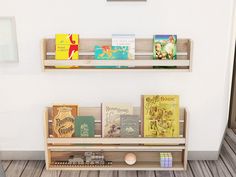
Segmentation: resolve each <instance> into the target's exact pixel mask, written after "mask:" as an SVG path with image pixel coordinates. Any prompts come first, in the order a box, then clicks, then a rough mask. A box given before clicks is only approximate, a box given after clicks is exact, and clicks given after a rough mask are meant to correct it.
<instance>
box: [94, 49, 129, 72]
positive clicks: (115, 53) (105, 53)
mask: <svg viewBox="0 0 236 177" xmlns="http://www.w3.org/2000/svg"><path fill="white" fill-rule="evenodd" d="M94 53H95V60H128V57H129V50H128V46H102V47H100V46H95V49H94ZM96 68H127V66H96Z"/></svg>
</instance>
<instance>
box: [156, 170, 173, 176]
mask: <svg viewBox="0 0 236 177" xmlns="http://www.w3.org/2000/svg"><path fill="white" fill-rule="evenodd" d="M155 174H156V177H174V172H173V171H155Z"/></svg>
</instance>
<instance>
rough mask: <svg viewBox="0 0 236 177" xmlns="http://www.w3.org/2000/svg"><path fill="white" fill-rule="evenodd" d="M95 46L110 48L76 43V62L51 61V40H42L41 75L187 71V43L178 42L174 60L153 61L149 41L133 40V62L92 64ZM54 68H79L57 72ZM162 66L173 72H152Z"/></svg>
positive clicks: (189, 65)
mask: <svg viewBox="0 0 236 177" xmlns="http://www.w3.org/2000/svg"><path fill="white" fill-rule="evenodd" d="M95 45H99V46H104V45H111V39H80V51H79V55H80V59H79V60H55V39H43V47H42V48H43V68H44V70H45V71H56V70H57V71H88V70H90V71H92V70H94V71H96V70H97V71H98V70H99V71H101V70H119V71H127V70H129V71H185V72H186V71H191V69H192V60H191V40H190V39H178V41H177V51H178V52H177V60H153V53H152V52H153V39H136V43H135V45H136V46H135V47H136V54H135V60H94V47H95ZM56 66H79V68H74V69H60V68H56ZM96 66H128V68H113V69H109V68H108V69H101V68H96ZM153 66H162V67H163V66H165V67H171V66H172V67H174V68H153Z"/></svg>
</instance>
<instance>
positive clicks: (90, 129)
mask: <svg viewBox="0 0 236 177" xmlns="http://www.w3.org/2000/svg"><path fill="white" fill-rule="evenodd" d="M75 136H76V137H94V117H93V116H77V118H76V119H75Z"/></svg>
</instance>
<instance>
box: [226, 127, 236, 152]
mask: <svg viewBox="0 0 236 177" xmlns="http://www.w3.org/2000/svg"><path fill="white" fill-rule="evenodd" d="M225 140H226V142H227V143H228V144H229V146H230V147H231V149H232V150H233V151H234V153H236V135H235V133H234V132H233V130H231V129H227V131H226V134H225Z"/></svg>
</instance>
